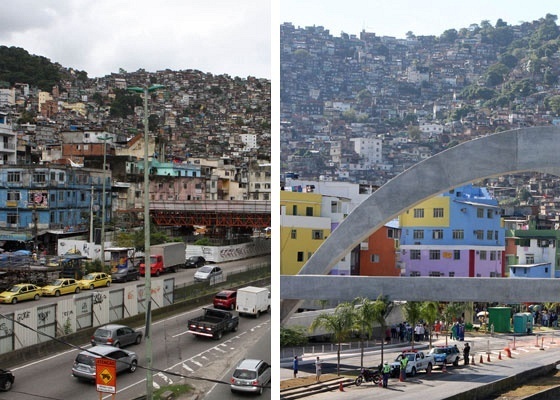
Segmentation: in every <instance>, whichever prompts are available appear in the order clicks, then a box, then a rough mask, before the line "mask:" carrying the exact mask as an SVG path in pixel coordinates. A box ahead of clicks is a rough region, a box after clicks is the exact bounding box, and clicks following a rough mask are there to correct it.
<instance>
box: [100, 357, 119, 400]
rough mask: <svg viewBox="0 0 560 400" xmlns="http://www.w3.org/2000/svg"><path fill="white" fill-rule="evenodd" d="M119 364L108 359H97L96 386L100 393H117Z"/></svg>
mask: <svg viewBox="0 0 560 400" xmlns="http://www.w3.org/2000/svg"><path fill="white" fill-rule="evenodd" d="M116 364H117V362H116V361H115V360H108V359H106V358H96V359H95V385H96V386H97V391H98V392H103V393H116V392H117V365H116Z"/></svg>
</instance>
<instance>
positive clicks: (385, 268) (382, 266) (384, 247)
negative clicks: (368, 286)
mask: <svg viewBox="0 0 560 400" xmlns="http://www.w3.org/2000/svg"><path fill="white" fill-rule="evenodd" d="M399 237H400V229H399V228H394V227H391V226H387V225H385V226H383V227H382V228H380V229H378V230H377V231H376V232H374V233H373V234H372V235H371V236H369V237H368V239H367V242H362V243H361V245H360V273H359V275H361V276H400V275H401V270H400V268H399V266H398V264H397V261H398V260H397V248H398V243H399Z"/></svg>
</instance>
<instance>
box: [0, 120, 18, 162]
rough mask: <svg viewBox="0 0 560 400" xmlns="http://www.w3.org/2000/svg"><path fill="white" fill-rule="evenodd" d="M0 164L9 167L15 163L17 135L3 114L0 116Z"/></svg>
mask: <svg viewBox="0 0 560 400" xmlns="http://www.w3.org/2000/svg"><path fill="white" fill-rule="evenodd" d="M0 138H1V140H2V143H1V147H0V164H2V165H10V164H15V163H16V159H17V158H16V143H17V135H16V133H15V132H14V131H13V129H12V125H11V124H10V123H9V122H8V119H7V116H6V115H5V114H0Z"/></svg>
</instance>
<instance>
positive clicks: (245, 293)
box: [236, 286, 270, 318]
mask: <svg viewBox="0 0 560 400" xmlns="http://www.w3.org/2000/svg"><path fill="white" fill-rule="evenodd" d="M236 307H237V308H236V309H237V312H238V313H239V315H252V316H254V317H256V318H258V317H259V316H260V315H261V313H263V312H268V311H270V290H268V289H267V288H260V287H255V286H247V287H244V288H241V289H238V290H237V305H236Z"/></svg>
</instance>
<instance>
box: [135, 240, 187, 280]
mask: <svg viewBox="0 0 560 400" xmlns="http://www.w3.org/2000/svg"><path fill="white" fill-rule="evenodd" d="M150 253H151V255H150V266H151V268H150V274H151V275H152V276H159V275H160V274H161V273H164V272H169V271H171V272H175V271H177V269H179V268H181V267H183V266H184V265H185V244H184V243H181V242H172V243H164V244H157V245H153V246H151V247H150ZM139 269H140V275H142V276H144V275H145V272H146V265H145V264H144V263H142V264H140V268H139Z"/></svg>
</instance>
